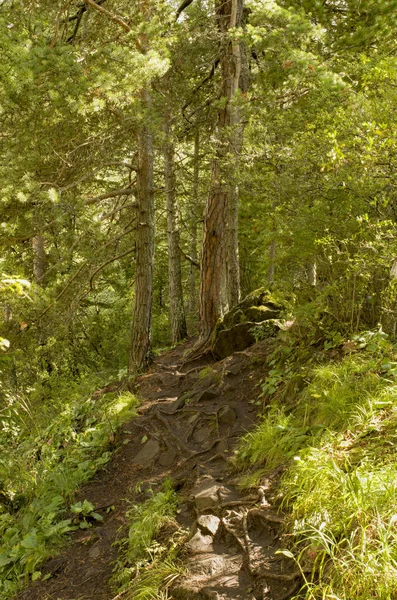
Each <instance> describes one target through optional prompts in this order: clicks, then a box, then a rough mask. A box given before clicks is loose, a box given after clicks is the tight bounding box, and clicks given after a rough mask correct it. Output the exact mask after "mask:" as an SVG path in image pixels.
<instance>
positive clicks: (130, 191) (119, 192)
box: [86, 181, 135, 204]
mask: <svg viewBox="0 0 397 600" xmlns="http://www.w3.org/2000/svg"><path fill="white" fill-rule="evenodd" d="M132 183H133V184H134V183H135V181H133V182H132ZM133 193H134V190H133V189H131V186H129V187H128V188H124V189H122V190H113V192H107V193H106V194H101V195H100V196H95V198H89V200H87V202H86V203H87V204H95V203H96V202H100V200H107V199H108V198H117V196H130V195H131V194H133Z"/></svg>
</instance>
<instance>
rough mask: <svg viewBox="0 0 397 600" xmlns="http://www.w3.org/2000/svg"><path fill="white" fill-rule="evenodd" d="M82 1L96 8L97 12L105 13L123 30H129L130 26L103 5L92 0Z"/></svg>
mask: <svg viewBox="0 0 397 600" xmlns="http://www.w3.org/2000/svg"><path fill="white" fill-rule="evenodd" d="M84 2H85V3H86V4H88V6H91V8H93V9H95V10H97V11H98V12H100V13H102V14H103V15H106V16H107V17H108V18H109V19H110V20H111V21H113V22H114V23H117V24H118V25H120V26H121V27H122V28H123V29H124V31H127V32H129V31H131V27H130V26H129V25H128V24H127V23H126V22H125V21H124V20H123V19H122V18H121V17H119V16H118V15H114V14H113V13H111V12H109V11H108V10H106V8H103V6H100V5H99V4H97V3H96V2H94V0H84Z"/></svg>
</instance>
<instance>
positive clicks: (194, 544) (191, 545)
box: [186, 531, 212, 554]
mask: <svg viewBox="0 0 397 600" xmlns="http://www.w3.org/2000/svg"><path fill="white" fill-rule="evenodd" d="M186 549H187V550H188V551H189V552H191V553H192V554H203V553H207V552H210V551H211V550H212V536H211V535H203V534H202V533H201V531H196V533H195V534H194V535H193V537H192V538H191V539H190V540H189V541H188V542H187V544H186Z"/></svg>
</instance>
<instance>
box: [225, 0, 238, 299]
mask: <svg viewBox="0 0 397 600" xmlns="http://www.w3.org/2000/svg"><path fill="white" fill-rule="evenodd" d="M231 5H232V6H231V15H230V21H229V27H228V28H227V30H228V29H229V28H230V29H232V28H234V27H237V25H239V24H240V22H241V16H242V9H243V6H242V1H241V0H232V2H231ZM227 30H226V33H227ZM228 48H229V49H227V50H226V52H225V53H224V56H223V60H221V68H222V79H223V94H224V95H225V96H226V98H227V99H228V102H227V105H226V107H225V109H226V114H225V127H229V128H230V131H229V140H228V144H227V145H228V148H227V153H228V156H230V157H231V162H232V165H231V166H232V169H231V170H230V171H229V180H230V182H229V186H228V194H227V197H226V209H227V221H226V227H227V233H226V265H225V266H226V284H227V295H226V298H227V308H228V309H229V310H230V309H231V308H233V306H235V305H236V304H238V302H239V301H240V266H239V256H238V183H237V182H236V181H233V179H234V178H235V177H236V173H237V169H238V163H239V154H240V152H241V146H242V136H243V131H242V127H241V125H240V114H239V109H238V107H237V106H233V104H232V102H233V98H234V96H235V94H236V92H237V90H238V88H239V82H240V75H241V45H240V42H239V41H238V40H233V42H232V43H231V44H230V43H229V46H228ZM228 170H229V169H228Z"/></svg>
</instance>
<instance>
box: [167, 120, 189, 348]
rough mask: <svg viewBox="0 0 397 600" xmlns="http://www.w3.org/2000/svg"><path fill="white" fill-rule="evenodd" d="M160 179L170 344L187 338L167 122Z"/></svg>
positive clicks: (173, 170) (173, 174) (171, 150)
mask: <svg viewBox="0 0 397 600" xmlns="http://www.w3.org/2000/svg"><path fill="white" fill-rule="evenodd" d="M165 133H166V141H165V144H164V179H165V195H166V202H167V237H168V273H169V290H170V315H171V333H172V341H173V342H174V343H176V342H179V341H181V340H183V339H185V338H186V337H187V327H186V317H185V309H184V306H183V290H182V268H181V253H180V249H179V246H180V232H179V225H178V212H177V206H176V178H175V165H174V146H173V143H172V141H171V139H170V124H169V121H167V122H166V125H165Z"/></svg>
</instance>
